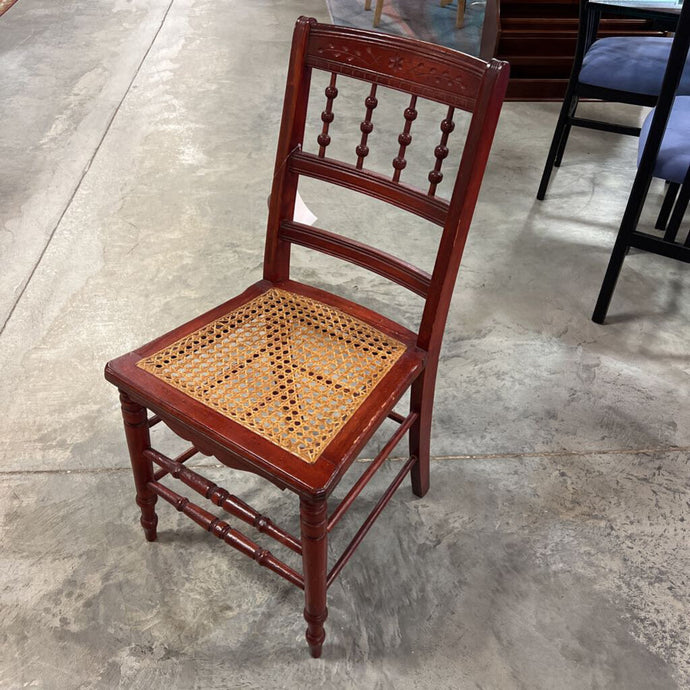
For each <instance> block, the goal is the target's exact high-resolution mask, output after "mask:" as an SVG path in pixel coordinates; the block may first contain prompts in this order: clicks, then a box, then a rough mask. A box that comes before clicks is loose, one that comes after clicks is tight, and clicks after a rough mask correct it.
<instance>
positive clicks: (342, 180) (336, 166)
mask: <svg viewBox="0 0 690 690" xmlns="http://www.w3.org/2000/svg"><path fill="white" fill-rule="evenodd" d="M288 169H289V170H290V172H294V173H298V174H300V175H306V176H307V177H312V178H314V179H317V180H323V181H325V182H331V183H333V184H337V185H340V186H341V187H345V188H347V189H353V190H355V191H360V192H364V193H366V194H367V195H368V196H372V197H374V198H376V199H382V200H383V201H387V202H389V203H392V204H395V205H396V206H398V207H399V208H402V209H404V210H405V211H410V212H411V213H414V214H416V215H418V216H421V217H422V218H425V219H426V220H429V221H431V222H432V223H436V225H440V226H443V225H444V223H445V222H446V216H447V214H448V203H447V202H446V201H444V200H443V199H439V198H438V197H432V196H429V195H428V194H426V193H425V192H422V191H421V190H419V189H416V188H415V187H410V186H408V185H405V184H402V183H400V182H393V181H392V180H391V179H390V178H387V177H384V176H383V175H379V174H378V173H375V172H373V171H371V170H358V169H357V168H356V167H355V166H354V165H350V164H349V163H344V162H342V161H337V160H334V159H331V158H319V157H318V156H315V155H314V154H311V153H306V152H304V151H299V152H295V153H293V154H291V155H290V157H289V158H288Z"/></svg>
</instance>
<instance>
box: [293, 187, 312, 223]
mask: <svg viewBox="0 0 690 690" xmlns="http://www.w3.org/2000/svg"><path fill="white" fill-rule="evenodd" d="M293 220H294V221H295V222H296V223H304V225H314V221H315V220H316V216H315V215H314V214H313V213H312V212H311V211H310V210H309V209H308V208H307V205H306V204H305V203H304V201H302V197H301V196H300V195H299V192H297V198H296V199H295V215H294V217H293Z"/></svg>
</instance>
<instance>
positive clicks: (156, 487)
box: [147, 481, 304, 589]
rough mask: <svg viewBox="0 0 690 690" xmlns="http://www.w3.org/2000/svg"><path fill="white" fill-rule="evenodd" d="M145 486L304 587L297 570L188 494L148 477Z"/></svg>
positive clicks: (207, 529)
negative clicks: (148, 480)
mask: <svg viewBox="0 0 690 690" xmlns="http://www.w3.org/2000/svg"><path fill="white" fill-rule="evenodd" d="M147 486H148V487H149V488H150V489H151V490H152V491H154V492H155V493H156V494H157V495H158V496H160V497H161V498H162V499H164V500H165V501H167V502H168V503H170V504H171V505H173V506H174V507H175V508H176V509H177V510H179V511H180V512H181V513H184V514H185V515H186V516H187V517H189V518H191V519H192V520H193V521H194V522H196V524H197V525H199V526H200V527H203V528H204V529H205V530H206V531H207V532H210V533H211V534H212V535H213V536H214V537H218V539H222V540H223V541H224V542H225V543H226V544H229V545H230V546H232V547H233V548H234V549H237V550H238V551H239V552H240V553H243V554H244V555H245V556H249V558H251V559H253V560H255V561H256V562H257V563H258V564H259V565H262V566H264V567H265V568H268V569H269V570H272V571H273V572H274V573H276V574H278V575H280V576H281V577H283V578H285V579H286V580H287V581H288V582H291V583H292V584H293V585H296V586H297V587H299V588H300V589H304V578H303V577H302V575H300V573H298V572H297V571H296V570H294V569H293V568H291V567H290V566H289V565H287V564H286V563H283V561H281V560H280V559H278V558H276V557H275V556H274V555H273V554H272V553H271V552H270V551H268V550H266V549H262V548H261V547H260V546H258V545H257V544H255V543H254V542H253V541H252V540H251V539H249V538H248V537H246V536H245V535H244V534H242V532H239V531H238V530H236V529H234V528H233V527H231V526H230V525H229V524H228V523H227V522H225V521H224V520H221V519H220V518H217V517H216V516H215V515H213V514H211V513H209V512H208V511H207V510H204V509H203V508H201V507H200V506H198V505H196V504H195V503H192V502H191V501H190V500H189V499H188V498H185V497H184V496H181V495H180V494H178V493H177V492H175V491H173V490H172V489H169V488H168V487H167V486H164V485H163V484H160V483H159V482H156V481H151V482H149V483H148V484H147Z"/></svg>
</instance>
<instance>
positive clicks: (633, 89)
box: [537, 0, 690, 200]
mask: <svg viewBox="0 0 690 690" xmlns="http://www.w3.org/2000/svg"><path fill="white" fill-rule="evenodd" d="M624 4H625V3H622V5H624ZM603 12H606V14H607V15H608V14H612V13H615V14H617V15H621V16H623V17H627V16H630V17H638V18H646V19H649V20H653V21H654V22H655V23H657V24H658V25H659V26H660V27H662V28H666V29H668V30H671V31H672V30H673V29H674V28H675V25H676V21H677V15H676V14H673V13H671V12H667V11H665V10H661V9H650V8H647V9H639V8H634V7H632V6H628V7H625V6H620V7H616V6H614V5H608V4H605V3H603V2H602V3H597V2H594V1H593V0H580V22H579V29H578V37H577V46H576V49H575V57H574V59H573V67H572V71H571V74H570V80H569V81H568V86H567V88H566V93H565V97H564V98H563V104H562V106H561V112H560V114H559V116H558V121H557V123H556V129H555V131H554V134H553V139H552V140H551V146H550V148H549V152H548V154H547V157H546V163H545V165H544V172H543V173H542V177H541V181H540V183H539V189H538V191H537V199H539V200H543V199H544V197H545V196H546V190H547V188H548V185H549V180H550V179H551V174H552V172H553V169H554V167H559V166H560V164H561V160H562V159H563V153H564V151H565V147H566V144H567V142H568V136H569V134H570V130H571V128H572V127H584V128H586V129H595V130H599V131H603V132H613V133H616V134H627V135H631V136H639V134H640V128H639V127H633V126H629V125H623V124H620V123H617V122H609V121H605V120H595V119H592V118H583V117H578V116H577V114H576V113H577V108H578V105H579V103H580V100H581V99H596V100H602V101H608V102H611V103H624V104H628V105H638V106H649V107H652V106H654V105H655V104H656V101H657V98H658V96H659V90H660V89H661V83H662V80H663V78H664V70H665V69H666V63H667V62H668V56H669V51H670V49H671V42H672V39H671V38H669V37H666V36H607V37H606V38H600V39H597V31H598V28H599V23H600V20H601V15H602V13H603ZM680 92H681V93H690V70H686V73H685V74H684V76H683V79H682V80H681V84H680Z"/></svg>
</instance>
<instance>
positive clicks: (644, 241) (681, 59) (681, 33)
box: [592, 2, 690, 323]
mask: <svg viewBox="0 0 690 690" xmlns="http://www.w3.org/2000/svg"><path fill="white" fill-rule="evenodd" d="M689 48H690V2H686V3H685V4H684V6H683V8H682V10H681V12H680V17H679V19H678V24H677V27H676V33H675V36H674V39H673V43H672V45H671V52H670V54H669V59H668V64H667V66H666V72H665V74H664V80H663V83H662V86H661V92H660V93H659V100H658V102H657V104H656V109H655V112H654V116H653V119H652V123H651V126H650V129H649V135H648V137H647V142H646V144H645V147H644V150H643V152H642V156H641V158H640V163H639V165H638V168H637V174H636V175H635V180H634V182H633V186H632V189H631V190H630V196H629V197H628V203H627V205H626V208H625V212H624V213H623V218H622V220H621V224H620V228H619V230H618V235H617V237H616V241H615V244H614V246H613V251H612V252H611V258H610V260H609V265H608V268H607V269H606V275H605V276H604V281H603V283H602V286H601V290H600V292H599V297H598V299H597V303H596V306H595V309H594V314H593V315H592V320H593V321H595V322H596V323H604V320H605V319H606V314H607V312H608V308H609V304H610V302H611V297H612V296H613V291H614V289H615V287H616V282H617V280H618V276H619V274H620V270H621V267H622V265H623V260H624V259H625V256H626V254H627V253H628V250H629V249H630V248H631V247H635V248H637V249H642V250H644V251H648V252H652V253H654V254H659V255H661V256H666V257H668V258H671V259H676V260H678V261H684V262H685V263H690V246H689V245H688V241H687V240H686V242H685V243H684V244H680V243H677V242H675V233H676V232H677V227H676V228H675V232H674V231H673V226H674V224H675V223H676V221H675V220H674V219H673V218H672V219H671V221H670V222H669V224H668V230H667V232H666V234H665V236H664V237H658V236H655V235H651V234H649V233H645V232H641V231H639V230H638V229H637V226H638V223H639V220H640V214H641V212H642V208H643V206H644V203H645V200H646V198H647V193H648V191H649V186H650V183H651V181H652V177H653V174H654V167H655V164H656V158H657V155H658V153H659V149H660V148H661V142H662V140H663V138H664V132H665V130H666V123H667V122H668V118H669V116H670V114H671V108H672V107H673V101H674V99H675V96H676V91H677V89H678V84H679V82H680V77H681V74H682V71H683V67H684V65H685V61H686V59H687V56H688V49H689ZM689 193H690V174H689V175H686V177H685V181H684V183H683V185H682V186H681V193H680V195H679V199H678V201H677V202H676V208H677V209H678V210H677V213H681V211H682V212H684V211H685V208H684V207H683V206H682V201H683V198H686V200H687V196H688V195H689ZM679 204H681V206H679ZM677 225H680V219H678V220H677Z"/></svg>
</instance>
